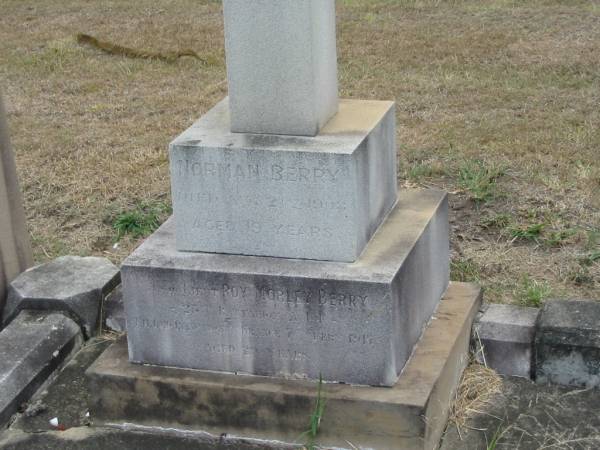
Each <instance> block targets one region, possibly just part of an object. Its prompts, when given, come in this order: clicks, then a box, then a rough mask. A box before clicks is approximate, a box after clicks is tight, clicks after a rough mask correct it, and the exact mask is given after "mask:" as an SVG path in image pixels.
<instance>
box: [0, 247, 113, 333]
mask: <svg viewBox="0 0 600 450" xmlns="http://www.w3.org/2000/svg"><path fill="white" fill-rule="evenodd" d="M119 281H120V273H119V269H118V268H117V267H116V266H115V265H114V264H113V263H111V262H110V261H109V260H108V259H106V258H98V257H94V256H89V257H80V256H61V257H60V258H56V259H54V260H53V261H50V262H48V263H45V264H41V265H39V266H36V267H33V268H31V269H29V270H27V271H26V272H23V273H22V274H21V275H19V276H18V277H17V278H15V279H14V280H13V282H12V283H11V284H10V287H9V290H8V301H7V303H6V308H5V317H4V319H5V322H9V321H10V320H12V319H13V318H14V317H15V316H16V315H17V314H18V313H19V311H21V310H24V309H36V310H45V311H64V312H66V313H68V314H70V316H71V317H72V318H73V319H74V320H75V321H77V323H79V325H80V326H81V327H82V328H83V330H84V332H85V334H86V336H87V337H89V336H93V335H94V334H95V333H96V332H97V331H98V329H99V325H100V308H101V306H102V300H103V299H104V297H105V296H106V295H107V294H108V293H109V292H110V291H111V290H112V289H114V288H115V287H116V285H117V284H118V283H119Z"/></svg>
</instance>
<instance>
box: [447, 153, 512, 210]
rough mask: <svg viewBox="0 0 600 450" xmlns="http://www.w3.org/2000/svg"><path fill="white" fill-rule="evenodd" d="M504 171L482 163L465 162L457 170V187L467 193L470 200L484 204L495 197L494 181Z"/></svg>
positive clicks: (476, 161) (477, 161)
mask: <svg viewBox="0 0 600 450" xmlns="http://www.w3.org/2000/svg"><path fill="white" fill-rule="evenodd" d="M503 173H504V169H502V168H499V167H494V166H490V165H488V164H486V163H485V162H483V161H479V160H475V161H467V162H466V163H463V164H462V165H461V166H460V168H459V170H458V185H459V186H460V187H461V188H462V189H464V190H466V191H467V192H468V193H469V196H470V197H471V199H472V200H475V201H477V202H486V201H488V200H491V199H492V198H493V197H494V196H495V195H496V180H497V179H498V178H499V177H501V176H502V175H503Z"/></svg>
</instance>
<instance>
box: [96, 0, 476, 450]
mask: <svg viewBox="0 0 600 450" xmlns="http://www.w3.org/2000/svg"><path fill="white" fill-rule="evenodd" d="M223 6H224V8H223V9H224V15H225V32H226V39H225V41H226V55H227V72H228V80H229V97H228V98H226V99H224V100H223V101H222V102H220V103H219V104H217V105H216V106H215V107H214V108H213V109H212V110H211V111H209V112H208V113H207V114H206V115H205V116H203V117H201V118H200V119H199V120H198V121H197V122H196V123H195V124H193V125H192V126H191V127H190V128H189V129H188V130H186V131H184V132H183V134H181V135H180V136H179V137H177V138H176V139H175V140H174V141H173V142H172V143H171V145H170V164H171V181H172V194H173V207H174V208H173V209H174V214H173V217H172V218H170V219H169V220H168V221H167V222H166V223H165V224H164V225H163V226H162V227H161V228H160V229H159V230H157V231H156V232H155V233H154V234H153V235H152V236H150V237H149V238H148V239H146V240H145V242H144V243H143V244H142V245H141V246H140V247H139V248H138V249H137V250H136V251H135V252H134V253H133V254H132V255H130V257H129V258H127V260H126V261H125V262H124V263H123V266H122V282H123V286H122V287H123V299H124V304H125V312H126V317H127V333H128V337H127V345H128V358H129V361H130V362H128V361H127V360H126V359H125V358H124V357H123V355H124V354H125V350H124V348H123V344H121V343H117V344H115V346H114V347H113V348H112V349H111V350H110V351H109V352H107V353H106V354H105V355H104V357H103V358H102V359H101V360H99V361H98V362H97V364H95V366H93V367H92V368H90V371H89V377H90V380H91V382H92V384H93V387H92V390H93V392H94V393H95V394H94V395H95V399H94V405H95V407H94V408H95V409H94V414H95V415H94V417H97V418H98V419H99V420H100V421H109V422H111V423H114V421H115V420H116V421H119V420H122V421H128V422H136V423H145V424H148V423H150V424H156V423H157V421H158V422H160V423H162V424H163V425H164V426H174V427H183V428H190V427H191V428H196V429H197V428H198V427H200V429H203V430H208V431H218V430H220V431H218V432H219V433H221V432H223V430H230V431H231V432H232V433H234V434H237V435H244V436H250V437H259V438H266V439H270V438H274V439H283V440H286V441H288V442H289V440H288V439H290V438H291V439H294V438H297V436H298V434H297V432H298V430H297V427H298V423H299V422H301V421H303V420H304V419H302V420H299V417H298V414H301V415H302V417H304V416H306V417H308V414H310V412H309V411H310V410H311V409H312V407H313V404H314V392H315V387H314V383H311V380H312V381H314V380H318V379H319V378H322V379H323V380H324V381H326V382H331V383H334V382H337V383H343V384H345V385H347V390H336V392H337V394H336V395H338V396H339V397H338V398H337V400H336V401H332V403H330V405H331V406H328V409H329V408H330V413H329V414H330V417H332V419H331V420H333V421H334V422H335V423H332V424H331V428H329V433H330V435H329V437H327V438H326V442H327V443H329V444H331V445H335V446H337V447H341V446H346V444H347V442H346V440H347V439H349V436H350V435H352V434H353V433H354V431H353V430H357V426H355V424H358V423H359V422H360V423H366V422H364V420H365V417H364V411H365V410H369V411H371V410H372V417H373V418H374V419H373V422H372V424H370V425H365V426H367V427H368V430H364V432H363V431H361V432H359V433H358V434H356V435H355V443H356V444H357V445H359V446H364V447H368V448H379V449H385V448H400V447H401V448H420V449H421V448H425V447H426V448H433V446H434V445H435V444H436V443H437V440H439V436H440V434H441V432H442V430H443V425H444V423H445V417H447V412H448V408H449V402H450V398H451V397H452V392H453V390H454V389H455V388H456V386H457V383H458V380H459V378H460V373H461V372H462V369H463V368H464V366H465V364H466V361H467V357H466V355H467V349H468V341H469V330H470V324H471V321H472V319H473V315H474V314H475V311H476V310H477V303H478V302H479V299H480V293H479V292H480V291H479V289H478V288H476V287H474V286H467V285H464V284H451V285H450V287H449V226H448V202H447V196H446V194H445V193H442V192H436V191H416V190H413V191H403V192H401V193H400V194H398V192H397V188H396V142H395V134H396V133H395V114H394V104H393V103H392V102H385V101H361V100H338V93H337V80H336V73H337V69H336V60H335V54H336V50H335V18H334V11H335V9H334V6H335V5H334V0H255V1H247V0H224V2H223ZM440 305H441V306H440ZM436 311H437V312H436ZM434 314H437V316H436V317H435V318H436V319H440V320H432V317H433V316H434ZM132 363H133V364H132ZM182 369H183V370H182ZM186 369H200V370H199V371H190V370H186ZM241 374H244V375H251V376H238V375H241ZM401 374H402V375H401ZM266 377H270V378H266ZM307 383H308V386H307ZM138 384H139V386H145V389H147V391H144V392H146V393H148V392H159V391H160V392H162V391H163V388H164V386H168V387H169V388H170V389H169V392H171V393H172V395H170V396H169V398H164V399H163V398H162V397H161V403H160V406H158V405H157V404H155V403H154V402H155V399H152V398H150V397H148V396H147V395H146V393H144V392H143V391H141V390H138V389H137V387H136V386H138ZM158 385H160V387H158ZM353 385H361V386H360V387H356V386H353ZM124 386H132V389H129V388H124ZM367 386H370V387H367ZM378 386H379V387H378ZM386 387H388V388H386ZM154 389H157V390H156V391H155V390H154ZM179 394H181V395H179ZM229 394H232V395H231V396H229ZM154 397H156V395H155V396H154ZM184 398H185V399H186V400H183V399H184ZM200 398H202V399H203V400H200ZM189 399H194V400H193V403H194V404H196V403H197V402H201V403H202V405H203V406H202V407H203V408H204V409H202V410H201V409H197V413H198V414H196V412H193V411H188V412H189V414H188V412H186V414H185V415H181V414H177V417H179V419H181V420H179V419H177V418H174V419H173V420H170V419H169V420H167V421H165V420H164V417H166V416H165V415H164V414H163V415H162V416H161V417H162V419H161V418H159V417H158V416H157V413H156V411H158V410H160V411H162V410H163V409H164V408H167V409H166V410H170V409H169V408H173V410H180V409H181V408H182V407H183V408H186V407H188V408H189V406H190V405H189V404H188V403H189V401H190V400H189ZM131 402H134V403H135V407H133V408H129V407H128V406H127V405H129V404H130V403H131ZM213 402H214V405H217V404H218V405H219V406H218V407H213V406H214V405H213ZM278 402H279V403H278ZM275 404H278V405H279V406H277V414H275V412H274V411H273V408H271V407H270V406H268V405H275ZM182 405H183V406H182ZM258 408H260V409H261V412H260V413H257V412H256V411H257V409H258ZM365 408H366V409H365ZM133 410H135V411H137V413H135V414H134V413H132V411H133ZM217 410H223V411H232V410H235V411H238V412H239V414H237V413H236V414H234V415H233V416H232V415H231V414H229V412H228V413H227V414H225V415H220V414H219V413H218V412H217ZM128 411H129V412H128ZM194 411H196V410H194ZM244 411H249V412H248V414H246V413H245V412H244ZM349 413H351V414H355V413H356V414H355V416H353V417H354V419H352V420H351V421H350V422H348V424H347V426H345V424H344V420H342V419H336V417H338V418H341V417H342V416H344V415H345V414H346V415H347V414H349ZM388 413H389V414H388ZM132 414H133V416H132ZM257 414H258V415H259V416H260V418H261V419H260V421H258V422H255V421H250V422H247V421H246V419H245V418H246V417H248V418H250V417H255V416H257ZM369 414H371V413H369ZM167 415H168V416H169V417H171V414H167ZM234 416H235V417H234ZM377 417H379V418H380V419H381V420H376V419H375V418H377ZM238 419H239V420H238ZM354 420H356V422H355V421H354ZM369 423H371V422H369ZM336 424H337V425H336ZM369 430H371V431H369ZM301 431H302V430H301ZM301 431H300V432H301ZM293 435H295V437H294V436H293Z"/></svg>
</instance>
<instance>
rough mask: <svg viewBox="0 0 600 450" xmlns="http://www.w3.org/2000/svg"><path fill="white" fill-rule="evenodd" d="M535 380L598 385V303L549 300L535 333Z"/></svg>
mask: <svg viewBox="0 0 600 450" xmlns="http://www.w3.org/2000/svg"><path fill="white" fill-rule="evenodd" d="M535 375H536V380H537V381H538V382H540V383H548V382H549V383H556V384H562V385H567V386H580V387H588V388H589V387H597V386H600V303H599V302H595V301H591V300H590V301H585V300H579V301H578V300H570V301H559V300H555V301H549V302H547V303H546V304H545V305H544V307H543V308H542V311H541V313H540V318H539V321H538V329H537V333H536V374H535Z"/></svg>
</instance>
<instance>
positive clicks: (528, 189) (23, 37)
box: [0, 0, 600, 303]
mask: <svg viewBox="0 0 600 450" xmlns="http://www.w3.org/2000/svg"><path fill="white" fill-rule="evenodd" d="M1 9H2V14H1V15H0V77H1V79H2V82H1V83H2V86H3V88H4V91H5V92H4V93H5V97H6V103H7V107H8V109H9V119H10V124H11V129H12V134H13V141H14V146H15V148H16V152H17V162H18V166H19V171H20V176H21V180H22V185H23V188H24V194H25V203H26V210H27V214H28V220H29V225H30V231H31V235H32V237H33V243H34V248H35V254H36V258H37V259H38V260H40V261H41V260H45V259H48V258H51V257H55V256H58V255H61V254H65V253H74V254H101V255H106V256H108V257H110V258H112V259H113V260H114V261H120V260H121V259H122V258H123V257H124V256H125V255H127V254H128V253H129V252H130V251H131V250H132V249H133V248H134V247H135V245H137V242H136V240H134V239H131V238H128V239H125V240H124V241H123V242H122V243H121V246H120V247H119V248H118V249H113V243H114V239H115V235H116V233H115V231H114V229H113V228H112V224H113V222H114V219H115V217H116V215H117V214H118V213H119V212H120V211H125V210H128V209H131V208H133V207H134V206H135V205H138V204H140V203H144V202H146V203H157V202H158V203H168V202H169V195H170V194H169V179H168V164H167V151H166V148H167V144H168V142H169V141H170V140H171V139H172V138H174V137H175V136H176V135H177V134H178V133H180V132H181V131H182V130H183V129H185V128H186V127H187V126H189V125H190V124H191V123H192V122H193V121H194V120H195V119H196V118H197V117H199V116H200V115H201V114H202V113H204V112H205V111H207V110H208V109H209V108H210V107H211V106H212V105H214V104H215V103H216V102H217V101H218V100H219V99H220V98H221V97H223V96H224V95H226V88H227V87H226V84H224V83H223V79H224V78H225V65H224V54H223V36H222V19H221V5H220V3H219V2H218V1H209V0H176V1H169V2H166V1H160V0H153V1H148V0H137V1H135V2H128V1H115V0H113V1H98V2H83V1H75V0H60V1H59V0H47V1H44V2H39V1H34V0H2V5H1ZM338 24H339V26H338V36H339V55H340V84H341V94H342V95H343V96H344V97H354V98H359V97H360V98H377V99H394V100H395V101H396V102H397V111H398V114H397V118H398V142H399V144H400V148H399V164H400V177H401V179H400V180H399V181H400V183H401V184H403V185H405V186H408V187H410V186H430V187H438V188H442V189H447V190H449V191H451V192H453V195H452V199H451V204H452V225H453V240H452V241H453V261H454V266H453V268H454V273H453V276H454V278H456V279H464V280H477V281H479V282H481V283H482V284H483V285H484V287H486V288H487V298H488V299H491V300H493V301H504V302H515V301H522V302H524V303H527V302H529V301H530V299H531V298H535V297H536V295H537V294H536V293H535V292H533V293H530V292H528V290H529V289H530V286H532V285H533V286H538V285H539V286H542V287H543V289H541V290H540V292H542V293H544V294H545V295H554V296H569V297H596V298H600V260H596V261H594V260H593V259H594V258H591V256H594V255H596V253H597V252H600V162H599V161H600V157H599V154H600V108H599V106H598V105H599V104H600V2H598V1H597V0H591V1H590V0H569V1H562V0H532V1H528V2H517V1H513V0H486V1H458V0H456V1H441V0H338ZM79 32H83V33H89V34H91V35H93V36H97V37H98V38H99V39H102V40H105V41H112V42H114V43H117V44H121V45H124V46H127V47H132V48H141V49H145V50H148V51H152V52H155V51H175V50H180V49H188V48H190V49H193V50H195V51H196V52H197V53H198V54H199V55H200V57H202V58H203V59H204V60H206V61H208V64H204V63H202V62H201V61H198V60H195V59H191V58H182V59H180V60H178V61H177V62H175V63H165V62H161V61H155V60H136V59H128V58H125V57H119V56H111V55H106V54H103V53H101V52H99V51H96V50H94V49H91V48H86V47H82V46H79V45H77V43H76V41H75V40H74V36H75V35H76V33H79ZM474 160H480V161H483V163H482V165H481V167H484V168H489V167H492V168H499V169H501V170H500V172H501V175H500V176H499V178H497V180H496V181H493V182H491V183H489V186H488V188H489V192H488V191H487V188H486V190H485V195H486V199H485V201H483V202H474V201H473V200H472V197H474V186H473V183H472V182H473V180H471V181H469V180H467V181H466V182H465V180H462V179H461V175H460V174H461V173H462V172H461V171H463V172H464V169H465V167H467V168H469V167H477V166H474V165H473V164H474V163H473V161H474ZM475 181H477V180H475ZM470 183H471V184H470ZM488 194H489V196H488ZM162 218H164V217H162ZM538 223H543V224H544V229H543V231H542V233H541V234H540V236H537V237H536V238H535V239H530V240H522V239H519V240H514V236H513V235H512V234H511V233H512V232H511V230H514V229H519V228H525V229H526V228H527V227H528V226H531V225H536V224H538ZM564 231H569V233H567V234H568V236H566V235H565V236H563V237H560V235H559V234H558V233H560V232H564ZM570 231H573V232H574V233H573V234H570ZM557 236H559V237H560V239H556V237H557ZM529 281H533V282H535V283H533V284H532V283H530V282H529ZM550 292H551V294H550Z"/></svg>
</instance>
